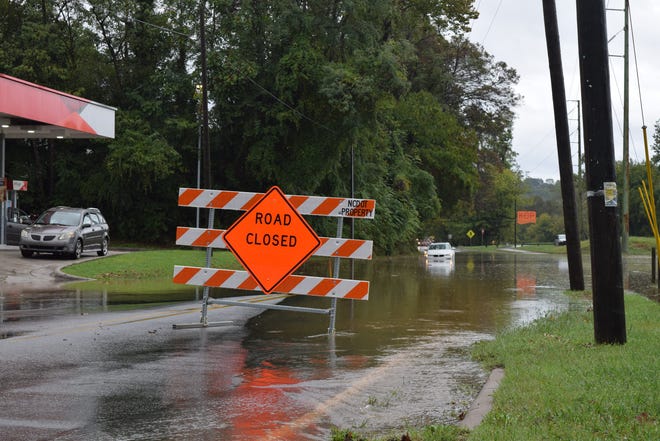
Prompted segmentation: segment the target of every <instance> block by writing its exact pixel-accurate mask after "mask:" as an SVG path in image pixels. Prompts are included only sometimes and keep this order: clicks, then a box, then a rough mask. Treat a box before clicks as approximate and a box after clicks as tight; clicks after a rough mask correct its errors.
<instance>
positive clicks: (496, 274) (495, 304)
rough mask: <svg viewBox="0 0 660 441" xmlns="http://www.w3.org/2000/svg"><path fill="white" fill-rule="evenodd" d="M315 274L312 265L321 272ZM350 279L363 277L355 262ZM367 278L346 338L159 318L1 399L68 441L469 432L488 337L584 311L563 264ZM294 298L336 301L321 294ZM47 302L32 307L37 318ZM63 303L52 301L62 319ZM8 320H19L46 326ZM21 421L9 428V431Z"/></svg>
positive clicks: (491, 264) (29, 378)
mask: <svg viewBox="0 0 660 441" xmlns="http://www.w3.org/2000/svg"><path fill="white" fill-rule="evenodd" d="M314 265H315V264H308V265H307V267H304V268H303V271H312V270H318V268H312V267H313V266H314ZM318 265H326V264H325V263H322V264H318ZM641 265H643V263H640V268H641ZM585 268H588V265H587V266H585ZM629 268H633V269H632V270H630V271H629V273H630V274H633V275H632V276H629V277H627V280H635V276H634V274H637V273H636V272H635V271H637V270H635V269H634V268H637V267H636V266H635V264H634V263H633V264H632V266H630V265H629ZM638 273H640V274H641V273H643V271H642V270H641V269H640V270H639V271H638ZM341 276H342V277H350V274H348V268H347V267H344V268H342V274H341ZM355 278H357V279H368V280H371V288H370V296H369V300H368V301H339V302H338V311H337V322H336V329H337V333H336V335H335V336H334V337H329V336H328V335H327V328H328V319H327V317H326V316H322V315H317V314H300V313H293V312H282V311H268V312H265V313H262V314H259V315H258V316H256V317H254V318H252V319H250V320H249V321H248V322H247V325H246V326H244V327H232V328H209V329H204V330H178V331H173V330H170V329H168V328H167V327H166V326H162V327H158V328H157V332H156V331H155V330H154V331H152V330H151V329H152V328H153V327H154V326H155V325H154V324H153V323H154V322H149V323H148V324H142V323H143V322H139V321H135V326H145V327H147V326H149V327H150V328H145V329H148V332H146V331H144V329H138V330H136V329H127V330H123V331H119V330H115V331H112V332H111V333H110V335H108V334H106V333H107V332H109V331H106V329H109V328H107V327H106V328H104V329H103V330H99V331H97V332H96V334H95V336H94V341H93V343H92V344H91V345H87V346H86V345H85V342H84V341H76V342H74V341H66V340H67V339H70V340H71V339H72V337H67V338H65V339H62V338H57V339H56V340H57V341H61V340H64V341H65V344H66V345H67V346H66V349H65V351H64V353H60V350H59V349H57V348H54V347H52V346H50V345H43V348H41V349H40V351H41V352H40V354H43V355H41V356H43V357H44V358H45V360H41V363H40V364H39V365H38V366H37V368H38V372H37V370H36V369H35V373H34V374H31V373H30V372H29V367H28V364H21V363H22V361H20V360H19V361H16V362H15V363H16V369H9V368H7V369H5V370H3V371H2V372H3V375H4V378H2V379H0V395H2V396H4V397H5V398H8V397H9V401H5V403H11V404H5V405H0V414H4V415H5V418H6V416H7V415H13V414H17V415H19V414H20V415H21V416H20V418H19V419H18V420H12V423H11V424H14V423H13V422H14V421H19V422H20V421H23V423H19V424H25V427H21V428H20V430H19V429H16V426H13V427H14V432H13V433H17V434H25V433H35V432H34V431H37V433H39V434H40V435H43V434H44V433H46V434H49V435H52V434H53V433H56V434H57V437H58V438H57V439H60V440H78V439H113V440H129V439H130V440H142V439H149V440H183V439H193V438H198V439H222V440H256V439H258V440H300V439H309V440H327V439H329V436H330V430H331V428H332V427H336V426H338V427H342V428H352V429H355V430H358V431H361V432H369V433H375V432H379V433H382V432H383V431H387V430H388V429H392V428H402V427H406V426H419V425H423V424H433V423H453V422H456V421H457V418H458V415H459V414H460V413H461V412H463V411H464V410H465V409H466V408H467V407H468V406H469V402H470V400H471V399H472V398H473V397H474V396H475V395H476V393H477V392H478V389H479V387H480V385H481V384H482V383H483V381H484V380H485V377H486V373H485V372H483V371H482V370H481V369H480V368H479V366H478V365H477V364H476V363H474V362H473V361H471V359H470V357H469V353H468V348H469V346H470V344H471V343H472V342H474V341H477V340H481V339H486V338H492V336H493V335H494V333H496V332H497V331H499V330H502V329H504V328H507V327H510V326H518V325H521V324H524V323H527V322H529V321H530V320H533V319H535V318H537V317H539V316H542V315H544V314H547V313H548V312H549V311H553V310H562V309H566V308H570V307H573V306H576V305H577V303H573V302H577V301H574V300H571V299H570V298H569V297H567V296H565V295H564V294H563V291H564V290H565V289H567V288H568V267H567V264H566V259H565V257H563V256H549V255H534V254H518V253H513V252H491V253H467V252H459V253H457V254H456V257H455V260H454V261H453V262H449V263H436V264H427V263H426V261H425V260H424V259H423V258H422V257H420V256H413V257H401V258H391V259H386V258H381V259H376V260H375V261H373V262H371V263H366V264H361V265H358V266H357V267H356V268H355ZM35 295H36V294H35ZM44 295H45V294H44ZM60 295H62V296H64V294H62V293H61V294H60ZM75 295H76V296H78V297H76V298H78V299H86V300H84V301H83V300H80V301H77V302H71V305H77V306H75V307H74V306H71V305H70V306H69V307H72V308H78V309H75V310H73V311H70V314H71V316H74V315H75V316H79V315H80V311H81V309H80V308H85V309H84V310H85V311H87V310H93V309H94V306H93V305H90V304H88V303H89V302H91V301H90V299H91V298H96V299H97V301H98V302H100V303H99V304H101V305H103V304H107V299H108V298H112V296H113V294H112V293H111V292H106V293H103V294H102V295H99V294H93V295H92V294H90V293H84V292H83V293H80V292H78V293H77V294H75ZM29 297H30V296H27V295H26V294H21V293H15V294H14V295H13V297H12V298H18V299H19V301H22V302H28V301H27V300H26V299H27V298H29ZM6 298H7V295H6V294H3V299H5V302H6ZM36 298H37V299H38V298H39V297H38V296H37V297H36ZM21 299H22V300H21ZM104 299H105V300H104ZM85 302H87V303H85ZM103 302H105V303H103ZM28 303H29V302H28ZM64 303H66V304H68V303H67V302H64ZM91 303H93V302H91ZM285 303H286V304H291V305H298V306H308V307H322V308H325V307H327V306H328V300H327V299H318V298H312V297H305V296H297V297H290V298H288V299H287V300H285ZM40 304H41V305H44V304H45V303H39V301H38V300H32V303H30V305H32V306H34V307H35V308H36V310H38V309H39V305H40ZM56 304H57V303H56V302H54V303H47V305H48V308H49V309H50V310H51V312H52V311H54V310H57V308H56ZM81 304H83V306H80V305H81ZM20 305H21V303H19V306H20ZM97 306H98V305H97ZM576 307H577V306H576ZM102 308H103V307H102V306H101V309H102ZM65 309H66V308H65ZM17 310H21V309H20V308H18V309H16V308H13V311H14V312H15V311H17ZM24 310H25V311H27V308H24ZM2 311H3V313H4V317H5V320H3V321H4V322H5V325H6V324H8V323H10V322H28V323H29V321H30V320H35V317H38V318H39V320H44V317H43V316H39V315H38V314H35V315H33V316H31V315H29V314H28V313H27V312H25V311H24V312H22V313H21V314H23V315H20V314H18V315H12V314H13V313H12V310H11V308H7V307H6V306H5V307H4V309H3V310H2ZM59 313H60V314H65V313H63V312H62V311H60V312H59ZM8 317H10V320H7V318H8ZM170 321H174V319H171V320H170ZM0 325H2V322H0ZM6 337H7V338H8V339H10V338H11V336H6ZM33 341H34V342H37V339H34V340H33ZM26 344H35V343H31V342H30V341H27V343H26ZM72 344H75V348H76V349H75V350H73V351H72V350H71V349H70V347H71V345H72ZM6 349H8V350H10V351H12V350H13V351H15V352H16V354H23V352H21V351H22V348H20V347H12V346H7V348H6ZM67 351H69V352H67ZM5 354H7V352H6V353H5ZM21 357H23V358H25V357H26V356H24V355H21ZM25 359H26V360H27V358H25ZM12 360H13V358H12ZM12 363H14V362H12ZM26 363H27V362H26ZM30 363H31V361H30ZM21 370H22V372H20V373H17V372H15V371H21ZM12 400H13V401H12ZM15 402H18V403H20V406H19V408H18V409H17V408H16V405H15ZM54 402H58V403H60V405H61V406H60V408H56V407H57V406H54V405H53V403H54ZM17 418H18V417H17ZM21 418H22V419H21ZM8 421H9V420H8V419H4V420H3V419H2V418H0V430H3V431H4V430H5V429H6V428H7V427H3V426H4V425H9V424H10V423H9V422H8ZM30 424H32V426H31V425H30ZM48 424H50V426H49V425H48ZM39 425H41V426H39ZM33 426H34V427H33ZM37 426H39V427H37ZM35 427H36V428H35ZM21 430H22V431H21ZM46 438H48V436H46ZM16 439H19V438H16Z"/></svg>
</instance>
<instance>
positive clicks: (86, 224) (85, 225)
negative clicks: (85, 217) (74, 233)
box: [82, 223, 92, 228]
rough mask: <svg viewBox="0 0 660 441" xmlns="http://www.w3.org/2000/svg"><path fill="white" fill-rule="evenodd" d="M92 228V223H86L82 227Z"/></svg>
mask: <svg viewBox="0 0 660 441" xmlns="http://www.w3.org/2000/svg"><path fill="white" fill-rule="evenodd" d="M91 226H92V224H90V223H85V224H83V225H82V227H83V228H89V227H91Z"/></svg>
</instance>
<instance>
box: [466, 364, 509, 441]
mask: <svg viewBox="0 0 660 441" xmlns="http://www.w3.org/2000/svg"><path fill="white" fill-rule="evenodd" d="M502 378H504V369H501V368H496V369H493V370H492V372H491V373H490V375H489V376H488V380H486V384H484V387H482V388H481V392H479V395H477V398H476V399H475V400H474V402H473V403H472V405H471V406H470V409H468V411H467V413H466V414H465V418H463V419H462V420H461V421H459V423H458V426H459V427H462V428H465V429H469V430H472V429H474V428H475V427H477V426H478V425H479V424H480V423H481V421H482V420H483V419H484V417H485V416H486V414H487V413H488V412H490V409H491V408H492V407H493V394H494V393H495V391H496V390H497V388H498V387H499V385H500V382H501V381H502Z"/></svg>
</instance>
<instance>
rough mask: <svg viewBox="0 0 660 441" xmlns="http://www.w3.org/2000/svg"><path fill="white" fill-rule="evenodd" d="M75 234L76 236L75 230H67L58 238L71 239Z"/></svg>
mask: <svg viewBox="0 0 660 441" xmlns="http://www.w3.org/2000/svg"><path fill="white" fill-rule="evenodd" d="M73 236H74V233H73V231H65V232H64V233H62V234H60V235H59V236H57V240H69V239H71V238H73Z"/></svg>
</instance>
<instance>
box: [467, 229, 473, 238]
mask: <svg viewBox="0 0 660 441" xmlns="http://www.w3.org/2000/svg"><path fill="white" fill-rule="evenodd" d="M474 234H475V233H474V231H472V230H468V232H467V233H465V235H466V236H467V237H469V238H470V239H472V238H473V237H474Z"/></svg>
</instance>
